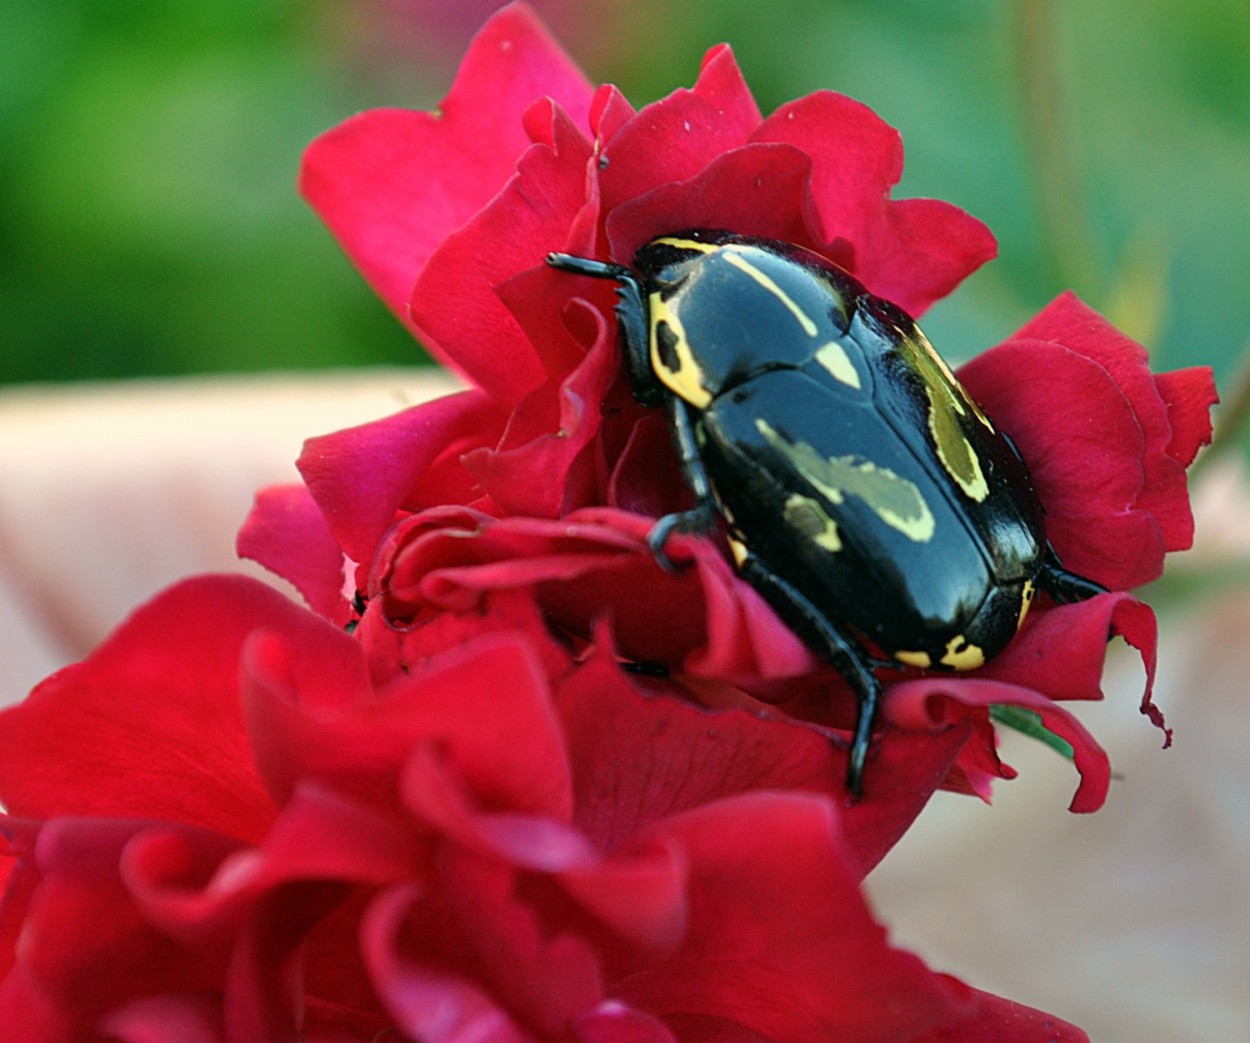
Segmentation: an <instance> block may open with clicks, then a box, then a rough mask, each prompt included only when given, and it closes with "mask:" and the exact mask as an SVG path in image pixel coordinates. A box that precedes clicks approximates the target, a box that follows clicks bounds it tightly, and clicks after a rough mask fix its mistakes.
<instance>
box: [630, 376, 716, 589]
mask: <svg viewBox="0 0 1250 1043" xmlns="http://www.w3.org/2000/svg"><path fill="white" fill-rule="evenodd" d="M668 415H669V427H670V429H671V430H672V432H673V445H674V447H675V448H676V450H677V463H678V465H679V466H680V467H681V473H682V477H683V478H685V479H686V485H687V487H688V488H689V489H690V493H691V495H692V496H693V497H694V506H693V507H691V508H690V509H689V510H687V511H677V512H675V513H673V514H666V515H664V517H663V518H661V519H660V520H659V521H657V522H656V523H655V525H654V526H652V528H651V531H650V532H649V533H648V534H647V546H648V547H650V548H651V553H652V554H653V555H655V560H656V562H658V563H659V566H660V568H662V569H663V570H664V571H665V572H672V571H674V568H673V562H672V560H671V559H670V558H669V556H668V555H667V554H666V553H665V551H664V544H665V543H666V542H667V541H668V538H669V537H670V536H671V535H672V534H673V533H675V532H693V533H706V532H710V531H711V530H712V528H713V527H714V526H715V525H716V519H717V518H718V517H719V515H720V512H719V510H718V509H717V506H716V494H715V493H714V492H713V491H712V482H711V479H709V478H708V476H707V468H706V467H704V465H703V457H702V455H701V454H700V452H699V443H698V440H697V439H696V438H695V433H694V424H693V423H692V422H691V420H690V407H689V406H688V405H687V404H686V403H685V402H684V401H683V400H682V399H680V398H676V397H673V398H671V399H669V402H668Z"/></svg>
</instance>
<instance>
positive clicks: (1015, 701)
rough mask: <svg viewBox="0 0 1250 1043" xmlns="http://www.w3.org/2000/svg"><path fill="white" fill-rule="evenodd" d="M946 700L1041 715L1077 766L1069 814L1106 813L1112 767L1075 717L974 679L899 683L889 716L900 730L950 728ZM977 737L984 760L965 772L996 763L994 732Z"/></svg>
mask: <svg viewBox="0 0 1250 1043" xmlns="http://www.w3.org/2000/svg"><path fill="white" fill-rule="evenodd" d="M944 699H949V700H952V701H953V702H954V703H956V704H962V705H963V706H966V707H985V708H988V707H990V706H992V705H996V704H1005V705H1008V706H1020V707H1023V708H1024V709H1026V710H1031V711H1033V712H1034V713H1036V714H1038V715H1039V716H1040V717H1041V719H1042V724H1043V725H1044V726H1045V727H1046V728H1047V730H1049V731H1052V732H1054V733H1055V734H1056V735H1058V736H1059V737H1060V738H1061V739H1064V740H1066V741H1067V742H1068V743H1069V744H1070V745H1071V746H1072V750H1073V764H1074V766H1075V768H1076V770H1077V772H1078V773H1079V774H1080V782H1079V784H1078V785H1077V790H1076V793H1075V794H1073V797H1072V802H1071V804H1070V805H1069V809H1070V810H1071V811H1074V812H1088V811H1097V810H1098V809H1099V808H1100V807H1102V805H1103V802H1104V801H1105V800H1106V799H1107V790H1108V788H1109V787H1110V785H1111V764H1110V762H1109V761H1108V759H1107V755H1106V753H1105V752H1104V751H1103V749H1102V747H1101V746H1099V745H1098V743H1097V742H1095V741H1094V737H1093V736H1092V735H1090V733H1089V732H1088V731H1087V730H1086V728H1085V727H1084V725H1082V724H1081V722H1080V721H1078V720H1077V719H1076V718H1075V717H1073V716H1072V714H1070V713H1069V712H1068V711H1067V710H1065V709H1063V707H1061V706H1060V705H1059V704H1058V703H1055V702H1052V701H1051V700H1050V699H1048V698H1046V696H1044V695H1042V694H1041V693H1039V692H1035V691H1033V690H1032V689H1031V688H1024V687H1022V686H1019V685H1014V684H1004V683H1002V682H1000V681H993V680H989V679H985V680H982V679H979V678H970V677H966V678H946V677H939V676H931V677H924V678H919V679H917V680H914V681H900V682H899V683H897V684H894V685H891V687H890V693H889V698H888V699H887V700H886V703H885V716H886V718H887V719H888V720H889V721H890V722H891V723H892V724H895V725H897V726H898V727H901V728H922V727H925V725H926V722H934V723H939V724H942V725H946V726H949V720H950V715H951V708H950V707H949V706H946V707H944V706H942V705H941V704H942V702H943V700H944ZM935 715H936V716H935ZM977 736H978V738H979V740H980V742H981V743H983V744H984V750H983V757H982V758H981V759H980V760H979V761H978V759H977V758H975V757H973V758H972V759H969V760H968V761H967V763H966V764H965V770H968V769H969V768H970V767H971V766H972V765H975V764H977V763H990V764H994V765H996V764H997V763H998V757H997V754H996V752H995V751H994V740H993V732H992V729H984V730H979V731H978V732H977Z"/></svg>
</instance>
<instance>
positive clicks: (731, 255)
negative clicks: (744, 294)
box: [724, 246, 816, 337]
mask: <svg viewBox="0 0 1250 1043" xmlns="http://www.w3.org/2000/svg"><path fill="white" fill-rule="evenodd" d="M724 253H725V261H726V262H727V263H728V264H732V265H733V266H734V267H735V268H737V269H738V271H740V272H742V273H743V274H744V275H748V276H750V277H751V278H752V279H754V280H755V281H756V282H757V283H758V284H759V285H760V286H761V287H762V288H763V289H765V290H767V291H768V292H769V293H771V294H772V295H773V296H774V297H776V298H777V300H779V301H781V303H782V304H784V305H785V306H786V309H787V310H788V311H789V312H790V314H791V315H793V316H794V317H795V319H797V320H798V323H799V325H800V326H802V327H803V332H804V333H806V334H807V335H808V336H809V337H814V336H816V323H815V322H813V321H812V317H811V316H810V315H808V314H807V312H805V311H804V310H803V309H802V308H800V307H799V306H798V305H797V304H796V303H795V301H794V298H793V297H791V296H790V295H789V294H788V293H786V291H785V290H783V289H782V288H781V287H780V286H778V285H777V283H776V281H775V280H774V279H773V278H772V276H770V275H769V274H768V273H767V272H762V271H760V270H759V269H758V268H756V267H755V265H753V264H752V263H751V262H750V261H748V260H747V259H746V258H745V257H743V256H742V253H741V247H733V246H726V247H725V248H724Z"/></svg>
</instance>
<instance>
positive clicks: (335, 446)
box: [299, 391, 505, 562]
mask: <svg viewBox="0 0 1250 1043" xmlns="http://www.w3.org/2000/svg"><path fill="white" fill-rule="evenodd" d="M504 419H505V417H504V415H503V414H502V413H501V412H500V411H499V410H498V409H497V407H496V406H494V405H493V404H492V403H491V401H490V400H489V399H488V398H487V397H486V396H485V395H483V394H481V393H480V392H477V391H466V392H463V393H461V394H458V395H448V396H446V397H444V398H439V399H435V400H434V401H433V402H427V403H424V404H423V405H419V406H414V407H412V408H411V409H405V410H404V411H403V412H402V413H396V414H395V415H394V416H391V417H387V418H386V419H384V420H377V421H374V422H372V423H369V424H363V425H361V426H360V427H352V428H347V429H346V430H344V431H339V432H336V433H335V434H332V435H321V436H320V437H317V438H310V439H308V441H307V442H305V443H304V451H303V453H301V454H300V458H299V469H300V474H302V475H303V476H304V481H305V482H306V483H307V485H308V490H309V492H310V493H312V496H313V499H314V500H316V501H317V506H318V507H320V508H321V511H322V513H323V514H324V515H325V518H326V522H327V524H328V525H329V526H330V531H331V532H332V533H333V534H334V538H335V539H336V540H337V541H338V543H339V545H340V546H341V547H342V548H343V552H344V553H345V554H347V556H348V557H350V558H351V559H352V560H354V561H360V562H368V561H371V560H372V558H373V554H374V551H375V549H376V547H377V544H378V540H379V539H381V537H382V534H383V533H384V532H385V531H386V529H387V527H388V526H389V525H390V524H391V522H392V521H394V519H395V512H396V511H397V510H399V508H400V507H402V506H404V505H406V504H408V505H411V506H417V505H418V504H421V503H422V502H423V500H422V499H418V497H420V498H424V497H427V496H428V497H432V498H433V500H434V502H438V503H457V502H465V501H466V500H467V498H468V496H469V495H470V494H469V487H468V481H467V479H466V476H465V475H464V472H463V470H461V468H460V464H459V458H460V456H461V455H462V454H463V453H465V452H467V451H469V450H470V449H472V448H476V447H477V446H480V445H482V444H483V443H484V442H485V443H486V444H492V443H493V442H494V440H495V439H496V438H497V437H498V432H499V431H500V430H501V428H502V425H503V422H504ZM414 500H415V501H416V502H415V503H413V501H414Z"/></svg>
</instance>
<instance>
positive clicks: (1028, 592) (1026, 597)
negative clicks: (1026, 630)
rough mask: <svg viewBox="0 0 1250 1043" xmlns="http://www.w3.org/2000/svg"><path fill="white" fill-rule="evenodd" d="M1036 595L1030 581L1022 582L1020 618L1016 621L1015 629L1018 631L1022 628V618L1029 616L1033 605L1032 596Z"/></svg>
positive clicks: (1035, 590)
mask: <svg viewBox="0 0 1250 1043" xmlns="http://www.w3.org/2000/svg"><path fill="white" fill-rule="evenodd" d="M1036 593H1037V589H1036V588H1035V587H1034V586H1033V581H1032V580H1031V579H1026V580H1025V581H1024V589H1023V590H1021V591H1020V617H1019V618H1018V619H1017V620H1016V629H1017V630H1019V629H1020V628H1021V627H1022V626H1024V617H1025V616H1027V615H1028V614H1029V608H1030V607H1031V606H1032V605H1033V595H1034V594H1036Z"/></svg>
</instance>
